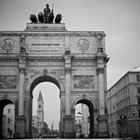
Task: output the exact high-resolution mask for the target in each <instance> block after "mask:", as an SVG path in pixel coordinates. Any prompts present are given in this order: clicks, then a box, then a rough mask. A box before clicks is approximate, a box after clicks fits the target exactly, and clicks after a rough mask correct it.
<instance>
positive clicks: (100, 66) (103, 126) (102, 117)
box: [97, 53, 108, 137]
mask: <svg viewBox="0 0 140 140" xmlns="http://www.w3.org/2000/svg"><path fill="white" fill-rule="evenodd" d="M105 58H106V56H105V55H104V54H101V53H99V56H97V76H98V94H99V116H98V118H97V120H98V136H99V137H108V133H107V116H106V114H105V95H104V92H105V84H106V81H105V79H104V78H105V77H104V72H105V71H104V69H105V66H104V65H105V62H104V60H105Z"/></svg>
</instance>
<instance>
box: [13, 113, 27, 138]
mask: <svg viewBox="0 0 140 140" xmlns="http://www.w3.org/2000/svg"><path fill="white" fill-rule="evenodd" d="M15 137H16V138H25V117H24V116H18V117H17V118H16V131H15Z"/></svg>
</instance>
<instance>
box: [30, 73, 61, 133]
mask: <svg viewBox="0 0 140 140" xmlns="http://www.w3.org/2000/svg"><path fill="white" fill-rule="evenodd" d="M41 83H53V84H54V85H56V86H57V87H58V89H59V98H61V88H60V84H59V81H58V80H56V78H54V77H52V76H48V75H43V76H39V77H37V78H35V79H34V80H33V81H32V83H31V85H30V98H31V99H30V102H31V103H30V110H31V111H30V117H29V123H30V124H29V126H30V133H31V134H32V111H33V110H32V106H33V90H34V89H35V87H36V86H37V85H39V84H41ZM59 108H60V107H59ZM60 109H61V108H60Z"/></svg>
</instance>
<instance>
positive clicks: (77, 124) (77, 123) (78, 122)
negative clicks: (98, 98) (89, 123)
mask: <svg viewBox="0 0 140 140" xmlns="http://www.w3.org/2000/svg"><path fill="white" fill-rule="evenodd" d="M75 129H76V137H77V138H78V137H80V135H82V115H81V114H79V115H76V116H75Z"/></svg>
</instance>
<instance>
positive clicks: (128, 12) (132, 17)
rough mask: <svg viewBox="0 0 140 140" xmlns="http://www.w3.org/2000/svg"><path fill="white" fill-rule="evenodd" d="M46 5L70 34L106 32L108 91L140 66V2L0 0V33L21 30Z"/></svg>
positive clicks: (127, 0)
mask: <svg viewBox="0 0 140 140" xmlns="http://www.w3.org/2000/svg"><path fill="white" fill-rule="evenodd" d="M46 3H48V4H49V5H50V8H51V5H52V4H54V13H55V14H57V13H61V14H62V15H63V20H62V22H63V23H65V24H66V28H67V29H68V30H69V31H100V30H101V31H105V33H106V53H107V55H108V56H109V57H110V60H109V62H108V65H107V76H108V77H107V85H108V88H110V87H111V86H112V85H113V84H114V83H115V82H116V81H118V80H119V79H120V77H122V76H123V75H124V74H125V73H126V72H128V71H129V70H131V69H133V68H134V67H136V66H140V35H139V34H140V0H0V30H11V31H15V30H18V31H23V30H24V29H25V28H26V23H29V22H30V20H29V15H30V14H31V13H32V14H38V12H40V11H42V10H43V9H44V8H45V5H46Z"/></svg>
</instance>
